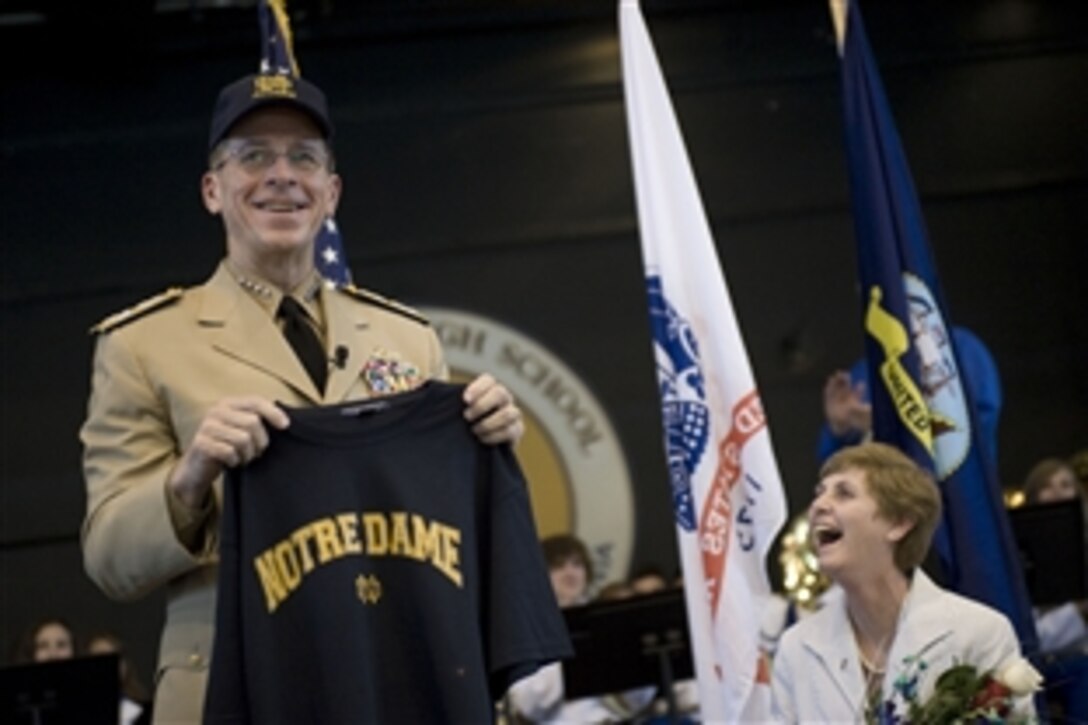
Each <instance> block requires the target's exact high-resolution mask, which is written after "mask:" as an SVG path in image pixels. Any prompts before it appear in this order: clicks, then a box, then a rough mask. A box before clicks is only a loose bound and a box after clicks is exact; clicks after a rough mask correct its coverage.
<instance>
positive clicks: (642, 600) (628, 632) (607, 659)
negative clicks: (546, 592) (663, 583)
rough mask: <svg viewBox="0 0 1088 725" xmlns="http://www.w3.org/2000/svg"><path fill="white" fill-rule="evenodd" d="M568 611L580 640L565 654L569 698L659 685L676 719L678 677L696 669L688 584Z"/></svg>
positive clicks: (574, 638) (688, 675)
mask: <svg viewBox="0 0 1088 725" xmlns="http://www.w3.org/2000/svg"><path fill="white" fill-rule="evenodd" d="M563 616H564V617H565V618H566V620H567V629H568V631H569V632H570V639H571V643H572V644H573V645H574V658H573V659H568V660H563V686H564V696H565V697H566V698H567V699H576V698H579V697H589V696H591V695H601V694H605V693H614V692H623V691H625V690H630V689H632V688H635V687H643V686H646V685H657V686H658V687H659V688H660V690H661V693H662V694H663V695H664V696H665V698H666V703H667V705H668V713H669V721H670V722H673V721H675V718H676V700H675V696H674V694H673V683H674V682H675V681H676V680H677V679H688V678H691V677H692V676H693V673H694V667H693V665H692V660H691V644H690V642H689V639H688V618H687V609H686V608H685V604H684V592H683V590H682V589H669V590H666V591H663V592H657V593H654V594H647V595H643V596H637V597H631V598H629V599H620V600H616V601H608V602H595V603H593V604H587V605H585V606H581V607H571V608H568V609H564V610H563Z"/></svg>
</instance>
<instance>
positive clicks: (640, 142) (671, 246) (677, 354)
mask: <svg viewBox="0 0 1088 725" xmlns="http://www.w3.org/2000/svg"><path fill="white" fill-rule="evenodd" d="M619 13H620V39H621V45H622V54H623V84H624V94H625V99H626V107H627V126H628V130H629V133H630V143H631V157H632V163H633V166H634V177H635V192H636V200H637V203H638V220H639V229H640V232H641V236H642V257H643V262H644V263H645V266H646V284H647V292H648V295H649V304H650V322H651V328H652V330H653V335H654V358H655V362H656V364H657V378H658V384H659V391H660V393H661V406H662V424H663V429H664V434H665V449H666V455H667V459H668V466H669V479H670V481H669V483H670V487H671V492H672V499H673V509H674V513H675V519H676V526H677V537H678V539H679V544H680V546H679V548H680V558H681V565H682V567H683V572H684V587H685V593H686V597H687V610H688V620H689V628H690V634H691V643H692V651H693V656H694V660H695V672H696V676H697V677H698V681H699V693H700V706H701V717H702V718H703V719H704V720H705V721H707V722H759V721H766V720H768V719H769V717H770V686H769V677H768V672H767V671H766V665H765V662H764V660H763V658H762V656H761V653H760V650H759V624H760V622H759V619H760V611H761V609H762V605H763V603H764V601H765V599H766V597H767V596H768V595H769V586H768V583H767V577H766V572H765V569H764V561H765V558H766V554H767V551H768V550H769V549H770V547H771V546H772V544H773V543H774V539H775V536H776V534H777V532H778V530H779V528H781V526H782V524H783V522H784V521H785V518H786V501H785V494H784V492H783V490H782V482H781V480H780V479H779V475H778V466H777V464H776V463H775V458H774V452H773V450H772V448H771V439H770V433H769V432H768V430H767V421H766V418H765V417H764V414H763V406H762V404H761V402H760V398H759V392H758V390H757V389H756V385H755V380H754V378H753V376H752V370H751V366H750V365H749V363H748V354H747V352H746V351H745V347H744V340H743V339H742V338H741V334H740V329H739V328H738V326H737V320H736V316H735V315H734V312H733V305H732V302H731V301H730V298H729V291H728V289H727V287H726V283H725V277H724V276H723V274H722V270H721V266H720V265H719V263H718V255H717V253H716V251H715V248H714V241H713V239H712V238H711V235H710V227H709V225H708V224H707V220H706V215H705V213H704V211H703V205H702V201H701V200H700V198H699V190H698V188H697V187H696V185H695V177H694V175H693V174H692V171H691V166H690V164H689V162H688V157H687V152H686V151H685V149H684V141H683V138H682V137H681V135H680V128H679V126H678V125H677V122H676V117H675V115H674V113H673V109H672V103H671V101H670V99H669V94H668V90H667V89H666V87H665V81H664V78H663V76H662V74H661V69H660V68H659V66H658V63H657V57H656V55H655V54H654V49H653V44H652V43H651V41H650V36H649V33H648V32H647V30H646V24H645V22H644V21H643V18H642V12H641V10H640V9H639V6H638V2H637V0H621V2H620V10H619Z"/></svg>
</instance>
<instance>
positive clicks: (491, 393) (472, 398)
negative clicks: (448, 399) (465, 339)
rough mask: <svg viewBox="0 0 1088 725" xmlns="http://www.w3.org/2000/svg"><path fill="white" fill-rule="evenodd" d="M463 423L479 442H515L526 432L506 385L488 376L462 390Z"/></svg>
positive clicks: (476, 380) (478, 378)
mask: <svg viewBox="0 0 1088 725" xmlns="http://www.w3.org/2000/svg"><path fill="white" fill-rule="evenodd" d="M464 401H465V420H467V421H468V422H469V423H471V424H472V432H473V433H475V434H476V437H477V438H479V439H480V442H482V443H490V444H495V443H509V444H511V445H513V444H515V443H517V442H518V441H519V440H520V439H521V436H522V434H523V433H525V423H524V422H523V421H522V419H521V411H520V410H518V406H517V405H515V404H514V396H513V395H511V394H510V391H509V390H507V389H506V386H505V385H503V384H502V383H500V382H499V381H497V380H495V378H493V377H491V376H490V375H488V374H487V373H484V374H483V375H480V376H479V377H477V378H476V379H475V380H473V381H472V382H471V383H469V384H468V386H467V387H466V388H465V395H464Z"/></svg>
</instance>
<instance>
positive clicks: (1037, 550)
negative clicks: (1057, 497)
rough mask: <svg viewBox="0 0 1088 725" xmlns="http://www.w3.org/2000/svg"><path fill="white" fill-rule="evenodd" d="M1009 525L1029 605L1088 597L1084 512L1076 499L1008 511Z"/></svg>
mask: <svg viewBox="0 0 1088 725" xmlns="http://www.w3.org/2000/svg"><path fill="white" fill-rule="evenodd" d="M1009 523H1010V524H1011V526H1012V531H1013V536H1014V537H1015V539H1016V544H1017V547H1018V548H1019V550H1020V564H1021V566H1022V568H1023V570H1024V580H1025V583H1026V584H1027V588H1028V595H1029V596H1030V597H1031V603H1032V604H1034V605H1037V606H1040V605H1044V606H1045V605H1050V604H1063V603H1065V602H1069V601H1073V600H1078V599H1085V598H1088V596H1086V595H1088V590H1086V582H1085V554H1084V513H1083V510H1082V509H1081V502H1080V501H1079V500H1073V501H1061V502H1057V503H1045V504H1032V505H1030V506H1020V507H1018V508H1014V509H1009Z"/></svg>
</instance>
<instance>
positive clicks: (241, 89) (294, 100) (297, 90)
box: [208, 73, 332, 152]
mask: <svg viewBox="0 0 1088 725" xmlns="http://www.w3.org/2000/svg"><path fill="white" fill-rule="evenodd" d="M267 106H290V107H292V108H297V109H298V110H300V111H302V112H303V113H305V114H306V115H308V116H309V117H310V118H312V119H313V121H314V123H316V124H317V127H318V128H319V129H321V135H322V137H323V138H324V139H325V140H326V141H327V140H329V139H331V138H332V121H331V120H330V119H329V107H328V104H327V103H326V102H325V94H324V93H322V92H321V89H320V88H318V87H317V86H315V85H314V84H313V83H310V82H309V81H307V80H304V79H302V78H296V77H294V76H290V75H284V74H278V73H255V74H253V75H248V76H245V77H244V78H240V79H239V80H236V81H234V82H233V83H231V84H230V85H229V86H226V87H225V88H224V89H223V90H221V91H220V92H219V98H218V99H217V100H216V102H215V110H213V111H212V126H211V133H210V134H209V136H208V151H209V152H210V151H211V150H212V149H214V148H215V146H216V144H218V143H219V142H220V141H222V140H223V139H224V138H226V136H227V134H228V133H229V132H230V129H231V127H232V126H234V124H236V123H237V122H238V121H239V120H240V119H241V118H242V116H245V115H246V114H247V113H250V112H252V111H255V110H257V109H258V108H265V107H267Z"/></svg>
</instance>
